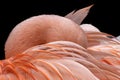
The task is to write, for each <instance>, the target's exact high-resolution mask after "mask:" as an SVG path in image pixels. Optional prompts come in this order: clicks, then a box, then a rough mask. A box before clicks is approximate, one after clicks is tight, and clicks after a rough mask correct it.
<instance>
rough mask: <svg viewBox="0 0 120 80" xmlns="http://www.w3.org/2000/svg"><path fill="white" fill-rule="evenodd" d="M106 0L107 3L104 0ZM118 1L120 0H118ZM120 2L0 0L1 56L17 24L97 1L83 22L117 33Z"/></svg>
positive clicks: (99, 0) (93, 1) (62, 13)
mask: <svg viewBox="0 0 120 80" xmlns="http://www.w3.org/2000/svg"><path fill="white" fill-rule="evenodd" d="M105 1H106V2H105ZM117 1H119V0H117ZM118 3H119V2H116V1H115V0H108V1H107V0H39V1H34V2H32V1H29V2H27V1H26V2H24V1H14V2H1V3H0V59H4V44H5V41H6V39H7V37H8V35H9V33H10V31H11V30H12V29H13V28H14V26H15V25H17V24H18V23H20V22H21V21H23V20H24V19H27V18H29V17H31V16H35V15H40V14H57V15H61V16H65V15H66V14H67V13H69V12H71V11H73V10H78V9H80V8H83V7H86V6H89V5H91V4H94V6H93V7H92V8H91V10H90V12H89V15H88V16H87V17H86V19H85V20H84V21H83V23H90V24H93V25H94V26H96V27H97V28H99V29H100V30H101V31H102V32H106V33H109V34H112V35H114V36H118V35H119V34H120V33H119V29H118V28H119V22H118V21H119V11H120V8H119V4H118Z"/></svg>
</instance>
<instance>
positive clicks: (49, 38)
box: [0, 5, 120, 80]
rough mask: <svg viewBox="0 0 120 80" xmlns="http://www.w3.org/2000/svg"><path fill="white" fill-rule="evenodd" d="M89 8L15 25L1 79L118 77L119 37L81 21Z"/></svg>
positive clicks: (92, 79)
mask: <svg viewBox="0 0 120 80" xmlns="http://www.w3.org/2000/svg"><path fill="white" fill-rule="evenodd" d="M91 7H92V5H91V6H88V7H86V8H83V9H80V10H78V11H72V12H71V13H69V14H68V15H66V16H64V17H62V16H58V15H38V16H33V17H30V18H28V19H26V20H24V21H22V22H21V23H19V24H18V25H16V26H15V28H14V29H13V30H12V31H11V33H10V35H9V37H8V39H7V41H6V43H5V56H6V59H5V60H0V80H120V42H119V40H118V39H117V38H116V37H114V36H113V35H110V34H107V33H105V32H101V31H100V30H99V29H98V28H96V27H95V26H93V25H91V24H81V22H82V21H83V20H84V18H85V17H86V16H87V14H88V12H89V10H90V8H91Z"/></svg>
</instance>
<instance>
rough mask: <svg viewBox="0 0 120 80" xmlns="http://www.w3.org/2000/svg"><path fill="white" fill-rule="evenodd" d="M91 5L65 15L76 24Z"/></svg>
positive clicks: (81, 19)
mask: <svg viewBox="0 0 120 80" xmlns="http://www.w3.org/2000/svg"><path fill="white" fill-rule="evenodd" d="M92 6H93V5H90V6H88V7H85V8H82V9H80V10H77V11H72V12H70V13H69V14H67V15H66V16H65V17H66V18H69V19H71V20H73V21H74V22H75V23H77V24H81V23H82V21H83V20H84V19H85V17H86V16H87V15H88V13H89V11H90V9H91V7H92Z"/></svg>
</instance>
